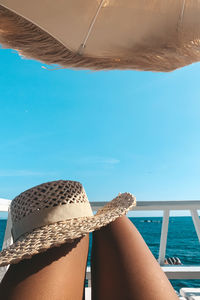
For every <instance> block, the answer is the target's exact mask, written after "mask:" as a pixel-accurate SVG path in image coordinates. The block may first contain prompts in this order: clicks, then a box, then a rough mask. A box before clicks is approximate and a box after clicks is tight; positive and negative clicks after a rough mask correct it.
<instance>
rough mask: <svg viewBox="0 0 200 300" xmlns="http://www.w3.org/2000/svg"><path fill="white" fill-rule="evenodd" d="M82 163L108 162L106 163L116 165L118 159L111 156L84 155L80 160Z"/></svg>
mask: <svg viewBox="0 0 200 300" xmlns="http://www.w3.org/2000/svg"><path fill="white" fill-rule="evenodd" d="M80 162H82V163H88V164H108V165H116V164H118V163H120V160H119V159H116V158H112V157H98V156H97V157H93V156H91V157H85V158H82V159H81V160H80Z"/></svg>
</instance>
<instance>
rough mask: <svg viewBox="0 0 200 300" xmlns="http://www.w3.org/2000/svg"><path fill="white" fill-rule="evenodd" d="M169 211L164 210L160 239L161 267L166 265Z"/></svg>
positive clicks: (159, 260)
mask: <svg viewBox="0 0 200 300" xmlns="http://www.w3.org/2000/svg"><path fill="white" fill-rule="evenodd" d="M169 212H170V211H169V209H166V210H164V212H163V219H162V231H161V237H160V250H159V257H158V262H159V264H160V265H164V260H165V253H166V246H167V235H168V226H169Z"/></svg>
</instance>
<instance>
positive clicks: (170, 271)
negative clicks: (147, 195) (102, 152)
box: [0, 199, 200, 285]
mask: <svg viewBox="0 0 200 300" xmlns="http://www.w3.org/2000/svg"><path fill="white" fill-rule="evenodd" d="M9 204H10V200H5V199H0V211H8V207H9ZM105 204H106V202H91V206H92V210H93V211H97V210H98V209H100V208H102V207H103V206H104V205H105ZM174 210H176V211H180V210H181V211H183V210H185V211H190V213H191V216H192V220H193V223H194V227H195V230H196V233H197V237H198V239H199V241H200V220H199V216H198V210H200V201H191V200H188V201H154V202H153V201H139V202H137V206H136V207H135V208H134V211H163V222H162V230H161V237H160V250H159V258H158V261H159V263H160V265H161V266H162V269H163V271H164V272H165V273H166V275H167V276H168V278H169V279H200V266H163V264H164V259H165V253H166V244H167V235H168V224H169V215H170V211H174ZM11 243H12V238H11V220H10V216H9V217H8V222H7V227H6V232H5V238H4V243H3V247H4V248H5V247H7V246H8V245H10V244H11ZM90 277H91V274H90V268H89V267H88V268H87V277H86V278H87V279H88V282H89V285H90V284H91V282H90Z"/></svg>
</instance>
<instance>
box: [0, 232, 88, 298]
mask: <svg viewBox="0 0 200 300" xmlns="http://www.w3.org/2000/svg"><path fill="white" fill-rule="evenodd" d="M88 246H89V236H88V235H87V236H85V237H83V238H82V239H77V240H75V241H74V242H73V243H65V244H63V245H61V246H60V247H55V248H51V249H49V250H47V251H46V252H43V253H40V254H38V255H35V256H33V257H32V258H31V259H25V260H23V261H22V262H20V263H18V264H16V265H12V266H11V267H10V268H9V269H8V271H7V273H6V275H5V277H4V278H3V281H2V282H1V285H0V299H1V300H82V299H83V295H84V280H85V269H86V262H87V254H88Z"/></svg>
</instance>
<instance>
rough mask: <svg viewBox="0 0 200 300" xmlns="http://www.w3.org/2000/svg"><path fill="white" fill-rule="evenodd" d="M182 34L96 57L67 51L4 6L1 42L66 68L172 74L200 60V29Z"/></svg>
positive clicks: (0, 18)
mask: <svg viewBox="0 0 200 300" xmlns="http://www.w3.org/2000/svg"><path fill="white" fill-rule="evenodd" d="M198 29H199V28H197V30H196V31H194V32H192V33H191V31H190V32H187V31H185V30H184V34H182V36H181V33H180V34H179V36H178V37H177V36H176V35H175V36H171V37H169V39H168V40H166V41H165V42H164V41H160V40H157V39H156V40H153V39H151V40H150V41H147V42H146V44H145V45H144V44H143V45H137V46H134V47H133V49H132V50H131V51H130V50H128V51H124V49H123V54H122V55H119V56H118V57H106V55H105V57H92V56H87V55H81V54H78V53H75V52H72V51H70V50H69V49H67V48H66V47H65V46H64V45H63V44H61V43H60V42H59V41H58V40H56V39H55V38H54V37H53V36H51V35H50V34H48V33H47V32H45V31H43V30H42V29H40V28H39V27H38V26H36V25H34V24H33V23H31V22H29V21H27V20H26V19H25V18H23V17H21V16H19V15H17V14H15V13H13V12H11V11H10V10H8V9H6V8H4V7H3V6H1V5H0V43H1V44H2V46H3V47H5V48H12V49H15V50H17V51H18V52H19V54H20V55H22V56H23V57H25V58H31V59H36V60H39V61H41V62H43V63H45V64H50V65H51V64H56V65H60V66H62V67H63V68H79V69H91V70H112V69H119V70H125V69H135V70H144V71H159V72H169V71H172V70H175V69H177V68H181V67H183V66H185V65H189V64H192V63H194V62H197V61H199V60H200V30H198Z"/></svg>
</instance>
